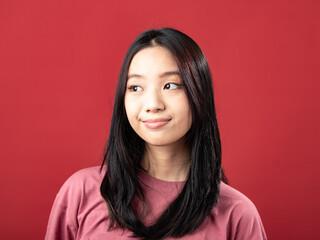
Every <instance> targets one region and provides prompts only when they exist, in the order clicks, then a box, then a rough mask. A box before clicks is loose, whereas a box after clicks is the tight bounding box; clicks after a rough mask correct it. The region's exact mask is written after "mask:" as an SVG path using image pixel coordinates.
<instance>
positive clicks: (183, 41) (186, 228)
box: [101, 28, 223, 239]
mask: <svg viewBox="0 0 320 240" xmlns="http://www.w3.org/2000/svg"><path fill="white" fill-rule="evenodd" d="M152 46H162V47H165V48H166V49H167V50H169V52H170V53H171V54H172V56H173V58H174V59H175V61H176V63H177V65H178V67H179V71H180V76H181V79H182V82H183V85H184V88H185V92H186V95H187V98H188V101H189V105H190V108H191V111H192V125H191V127H190V129H189V131H188V133H187V135H186V139H187V143H188V145H189V147H190V152H191V164H190V171H189V175H188V178H187V180H186V183H185V185H184V187H183V189H182V191H181V192H180V194H179V195H178V196H177V198H176V199H175V200H174V201H173V202H172V203H171V204H170V205H169V206H168V208H167V209H166V210H165V211H164V212H163V213H162V215H161V216H160V217H159V218H158V219H157V221H156V222H155V223H154V224H153V225H152V226H149V227H147V226H145V225H144V224H143V223H142V222H141V221H140V220H139V215H138V214H139V213H137V212H136V211H135V208H134V206H132V201H133V199H134V197H138V198H139V199H140V201H141V202H144V195H143V190H142V188H141V185H140V183H139V181H138V177H137V173H138V171H140V169H141V166H140V161H141V159H142V157H143V154H144V150H145V143H144V141H143V140H142V139H141V138H140V137H139V136H138V135H137V134H136V133H135V132H134V130H133V129H132V128H131V126H130V124H129V122H128V118H127V116H126V111H125V105H124V97H125V92H126V84H127V77H128V69H129V66H130V63H131V60H132V58H133V57H134V56H135V54H136V53H137V52H139V51H140V50H142V49H144V48H147V47H152ZM104 164H107V171H106V174H105V176H104V179H103V181H102V184H101V194H102V196H103V198H104V199H105V201H106V203H107V205H108V209H109V215H110V220H111V221H110V226H109V230H110V229H112V227H114V225H115V224H117V225H118V226H119V227H121V228H123V229H125V228H126V229H129V230H131V231H132V232H133V233H134V237H141V238H143V239H163V238H165V237H170V236H171V237H181V236H183V235H186V234H188V233H192V232H193V231H194V230H196V229H197V228H198V227H199V226H200V224H201V223H202V222H203V221H204V219H205V218H206V217H207V216H208V214H209V213H210V211H211V210H212V208H213V207H214V206H215V205H216V203H217V201H218V197H219V189H220V188H219V186H220V180H221V176H222V175H223V172H222V170H221V143H220V136H219V130H218V124H217V118H216V112H215V106H214V98H213V90H212V77H211V73H210V69H209V66H208V63H207V60H206V58H205V56H204V54H203V52H202V51H201V49H200V47H199V46H198V45H197V43H196V42H195V41H193V40H192V39H191V38H190V37H188V36H187V35H185V34H184V33H182V32H180V31H178V30H175V29H171V28H162V29H158V30H154V29H152V30H148V31H146V32H144V33H142V34H140V35H139V36H138V37H137V38H136V40H135V41H134V42H133V43H132V45H131V46H130V48H129V50H128V52H127V54H126V56H125V59H124V61H123V65H122V67H121V71H120V76H119V82H118V87H117V91H116V95H115V103H114V109H113V115H112V121H111V128H110V133H109V139H108V142H107V144H106V151H105V155H104V160H103V163H102V166H104Z"/></svg>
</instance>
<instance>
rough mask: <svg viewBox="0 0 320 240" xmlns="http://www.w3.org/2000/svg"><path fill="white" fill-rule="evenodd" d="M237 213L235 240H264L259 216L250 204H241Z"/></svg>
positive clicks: (264, 235)
mask: <svg viewBox="0 0 320 240" xmlns="http://www.w3.org/2000/svg"><path fill="white" fill-rule="evenodd" d="M236 211H237V212H238V213H237V215H238V219H237V226H236V232H235V240H247V239H250V240H266V239H267V236H266V233H265V230H264V228H263V224H262V221H261V218H260V215H259V213H258V211H257V209H256V207H255V206H254V205H253V204H252V203H251V202H249V203H246V204H243V205H242V206H239V207H238V209H237V210H236Z"/></svg>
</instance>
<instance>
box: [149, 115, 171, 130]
mask: <svg viewBox="0 0 320 240" xmlns="http://www.w3.org/2000/svg"><path fill="white" fill-rule="evenodd" d="M169 121H170V119H167V118H157V119H148V120H145V121H143V123H144V125H145V126H146V127H147V128H150V129H157V128H161V127H163V126H164V125H166V124H167V123H168V122H169Z"/></svg>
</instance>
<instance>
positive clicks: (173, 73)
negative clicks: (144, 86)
mask: <svg viewBox="0 0 320 240" xmlns="http://www.w3.org/2000/svg"><path fill="white" fill-rule="evenodd" d="M172 75H178V76H180V72H178V71H168V72H164V73H161V74H160V75H159V78H164V77H169V76H172ZM130 78H145V77H144V76H143V75H140V74H136V73H133V74H129V75H128V78H127V80H129V79H130Z"/></svg>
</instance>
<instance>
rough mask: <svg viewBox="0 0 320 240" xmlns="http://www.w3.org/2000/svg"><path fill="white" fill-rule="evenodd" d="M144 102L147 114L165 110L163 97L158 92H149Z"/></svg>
mask: <svg viewBox="0 0 320 240" xmlns="http://www.w3.org/2000/svg"><path fill="white" fill-rule="evenodd" d="M144 101H145V103H144V104H145V107H144V109H145V111H146V112H159V111H162V110H164V108H165V105H164V101H163V96H162V95H161V93H159V92H158V91H156V90H152V91H149V92H148V93H147V94H146V98H145V99H144Z"/></svg>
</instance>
